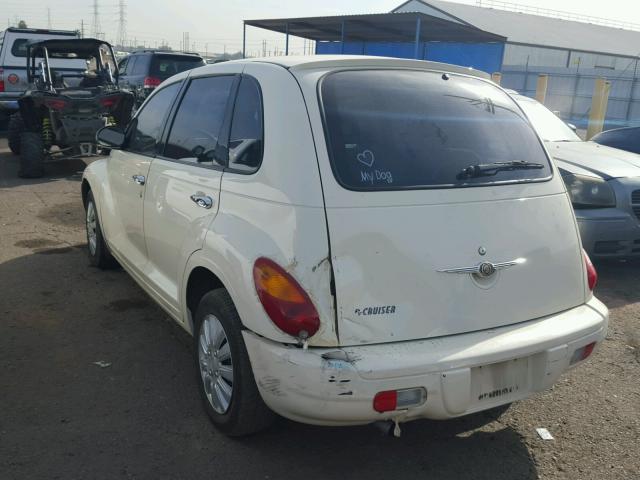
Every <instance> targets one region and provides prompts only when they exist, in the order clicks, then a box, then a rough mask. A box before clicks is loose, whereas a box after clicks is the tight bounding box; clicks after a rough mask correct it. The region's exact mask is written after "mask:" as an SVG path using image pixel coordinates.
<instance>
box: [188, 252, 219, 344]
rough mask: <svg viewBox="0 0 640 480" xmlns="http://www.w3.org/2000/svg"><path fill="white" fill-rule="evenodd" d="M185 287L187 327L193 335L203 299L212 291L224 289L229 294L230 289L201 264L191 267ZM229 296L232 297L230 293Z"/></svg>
mask: <svg viewBox="0 0 640 480" xmlns="http://www.w3.org/2000/svg"><path fill="white" fill-rule="evenodd" d="M184 285H185V287H184V297H183V298H184V305H185V310H186V312H185V313H186V315H185V327H187V330H188V331H190V332H192V333H193V332H194V331H195V329H194V318H195V315H196V309H197V308H198V304H199V303H200V300H201V299H202V297H204V296H205V295H206V294H207V293H208V292H211V291H212V290H216V289H219V288H224V289H225V290H226V291H227V292H229V289H228V288H227V287H226V285H225V283H224V282H223V281H222V279H221V278H220V276H219V275H217V274H216V273H214V272H213V271H212V270H211V268H209V267H208V266H206V267H205V266H203V265H200V264H196V265H193V266H191V268H190V270H189V272H188V274H187V275H185V282H184ZM229 295H231V293H230V292H229Z"/></svg>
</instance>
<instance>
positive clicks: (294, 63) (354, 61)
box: [233, 55, 491, 79]
mask: <svg viewBox="0 0 640 480" xmlns="http://www.w3.org/2000/svg"><path fill="white" fill-rule="evenodd" d="M233 61H234V62H261V63H273V64H276V65H280V66H282V67H284V68H287V69H290V70H304V69H313V68H344V67H385V68H393V67H397V68H415V69H420V70H422V69H425V70H438V71H446V72H452V73H462V74H465V75H471V76H475V77H480V78H484V79H489V78H491V76H490V75H489V74H488V73H486V72H483V71H481V70H475V69H473V68H470V67H461V66H459V65H450V64H448V63H440V62H430V61H425V60H410V59H405V58H394V57H375V56H369V55H288V56H280V57H263V58H247V59H242V60H233Z"/></svg>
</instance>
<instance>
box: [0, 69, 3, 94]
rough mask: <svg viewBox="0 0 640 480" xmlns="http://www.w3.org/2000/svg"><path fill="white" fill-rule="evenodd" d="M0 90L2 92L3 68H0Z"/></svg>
mask: <svg viewBox="0 0 640 480" xmlns="http://www.w3.org/2000/svg"><path fill="white" fill-rule="evenodd" d="M0 92H4V69H2V68H0Z"/></svg>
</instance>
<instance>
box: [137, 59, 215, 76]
mask: <svg viewBox="0 0 640 480" xmlns="http://www.w3.org/2000/svg"><path fill="white" fill-rule="evenodd" d="M204 64H205V63H204V60H202V59H201V58H199V57H191V56H189V57H187V56H180V55H154V57H153V60H152V61H151V70H150V72H149V73H150V75H151V76H153V77H157V78H161V79H163V80H164V79H167V78H169V77H172V76H173V75H175V74H176V73H180V72H184V71H185V70H191V69H192V68H196V67H201V66H203V65H204Z"/></svg>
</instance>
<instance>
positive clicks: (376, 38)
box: [244, 12, 506, 72]
mask: <svg viewBox="0 0 640 480" xmlns="http://www.w3.org/2000/svg"><path fill="white" fill-rule="evenodd" d="M244 23H245V28H246V26H253V27H258V28H264V29H267V30H271V31H275V32H280V33H283V34H285V35H287V38H288V37H289V36H290V35H293V36H296V37H301V38H307V39H310V40H314V41H315V45H316V48H315V50H316V53H318V54H352V55H353V54H355V55H380V56H386V57H399V58H415V59H420V60H432V61H438V62H446V63H452V64H456V65H464V66H470V67H474V68H476V69H479V70H483V71H486V72H498V71H500V70H501V67H502V58H503V56H504V48H505V41H506V38H505V37H503V36H501V35H497V34H495V33H491V32H486V31H484V30H481V29H479V28H477V27H474V26H473V25H463V24H461V23H459V22H455V21H451V20H448V19H444V18H440V17H438V16H435V15H431V14H428V13H422V12H397V13H392V14H388V13H387V14H384V13H383V14H368V15H344V16H335V17H306V18H286V19H271V20H245V22H244ZM287 43H288V42H287Z"/></svg>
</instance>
